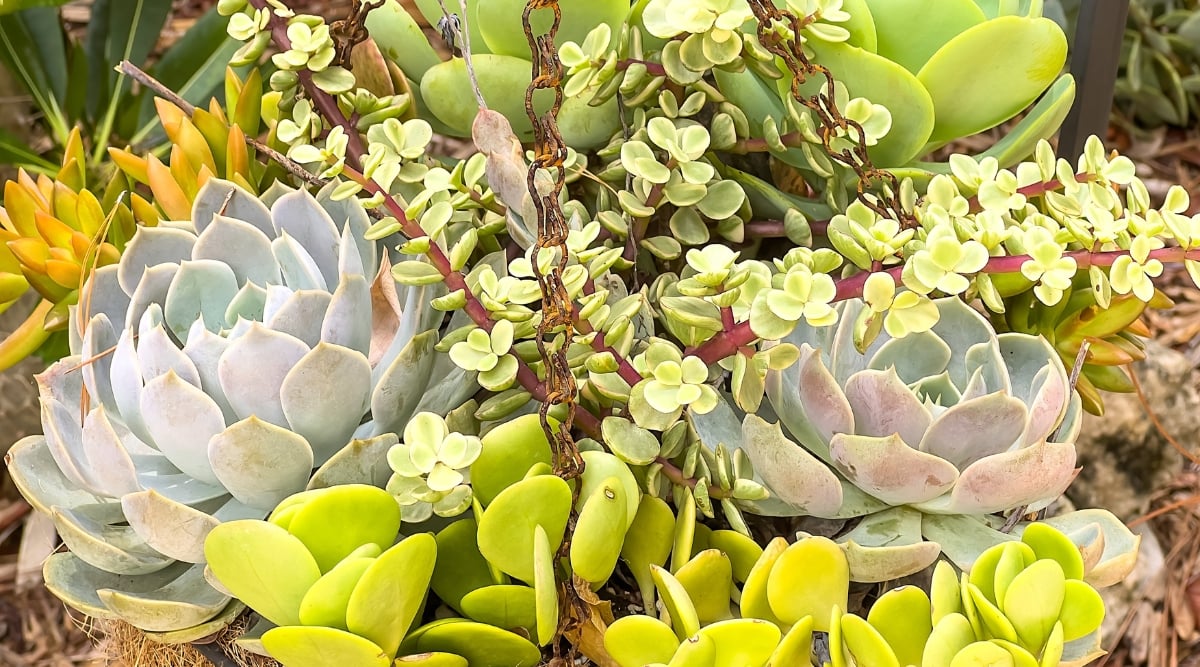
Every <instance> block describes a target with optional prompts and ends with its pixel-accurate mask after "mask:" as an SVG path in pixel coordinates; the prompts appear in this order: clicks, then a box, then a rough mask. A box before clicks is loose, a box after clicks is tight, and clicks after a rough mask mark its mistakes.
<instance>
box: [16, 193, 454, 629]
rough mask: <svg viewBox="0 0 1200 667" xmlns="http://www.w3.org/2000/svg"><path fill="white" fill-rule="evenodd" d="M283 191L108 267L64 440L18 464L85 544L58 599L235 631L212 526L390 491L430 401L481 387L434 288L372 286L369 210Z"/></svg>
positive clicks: (204, 196) (76, 357)
mask: <svg viewBox="0 0 1200 667" xmlns="http://www.w3.org/2000/svg"><path fill="white" fill-rule="evenodd" d="M269 195H270V196H271V199H272V204H271V206H270V208H268V206H267V205H266V204H264V203H263V202H262V201H260V200H259V199H258V198H256V197H254V196H253V195H251V194H249V193H248V192H246V191H245V190H242V189H240V188H238V187H237V186H236V185H233V184H232V183H229V182H227V181H221V180H218V179H215V178H213V179H209V181H208V182H207V183H206V184H205V185H204V186H203V187H202V188H201V190H200V192H199V194H198V195H197V198H196V201H195V204H194V206H193V209H192V216H191V220H190V221H185V222H177V223H172V224H171V225H170V226H165V225H164V226H161V227H147V228H143V229H142V230H141V231H139V233H138V234H137V235H135V236H134V238H133V240H132V241H131V242H130V243H129V245H128V247H127V248H126V252H125V254H124V255H123V256H122V259H121V261H120V263H119V264H116V265H110V266H106V267H103V268H101V269H99V270H97V271H96V272H95V274H94V275H93V277H92V278H91V280H90V281H89V284H88V286H87V287H86V288H85V292H84V293H85V294H86V295H87V298H85V299H84V300H83V301H82V303H81V305H80V306H79V308H78V309H77V310H76V311H75V312H74V314H73V315H72V318H71V329H70V330H71V332H72V334H73V336H72V338H73V341H72V351H73V354H72V355H71V356H69V357H66V358H64V359H63V360H62V361H60V362H58V363H57V364H55V365H53V366H51V367H50V368H49V369H48V370H47V371H46V372H45V373H44V374H42V375H41V376H39V378H38V380H39V385H40V388H41V401H42V417H43V419H42V422H43V427H44V429H45V436H37V437H33V438H29V439H26V440H23V441H22V442H21V443H19V444H18V445H16V446H15V447H14V448H13V450H12V452H11V454H10V460H9V469H10V472H11V474H12V476H13V479H14V480H15V481H16V482H17V485H18V487H19V488H20V489H21V491H22V493H24V495H25V496H26V497H27V498H28V499H29V501H30V502H31V504H33V505H34V506H35V507H37V508H38V509H39V510H41V511H44V512H46V513H48V514H50V515H51V516H52V517H53V518H54V519H55V523H56V525H57V527H58V529H59V532H60V534H62V535H63V537H64V540H65V541H66V543H67V544H68V546H70V547H71V551H70V552H69V553H63V554H58V555H56V556H55V557H54V559H52V560H51V561H50V562H49V563H48V564H47V566H46V582H47V585H48V586H49V587H50V588H51V590H53V591H54V592H55V593H56V594H57V595H59V597H61V598H63V599H64V601H66V602H67V603H68V604H70V605H72V606H74V607H75V608H77V609H80V610H83V611H85V612H86V613H89V614H91V615H93V616H100V617H105V618H108V617H119V618H122V619H124V620H127V621H128V622H130V623H131V624H133V625H135V626H137V627H139V628H142V629H144V630H148V631H151V632H157V633H166V634H165V636H166V637H168V638H170V639H171V640H172V641H187V640H190V639H194V638H196V637H199V636H203V635H205V634H208V633H209V632H211V631H213V630H214V629H215V628H216V627H219V626H220V625H221V624H223V623H224V622H227V621H228V618H229V616H228V614H224V615H222V610H225V609H227V607H228V602H229V598H228V597H227V596H225V595H223V594H221V593H219V592H217V591H216V590H214V589H212V588H211V587H210V586H209V585H208V584H206V583H205V581H204V578H203V577H202V576H201V573H202V571H203V563H204V553H203V543H204V537H205V535H206V534H207V533H208V531H209V530H211V529H212V528H213V527H214V526H216V525H218V524H219V523H221V522H223V521H228V520H232V519H245V518H254V517H261V516H263V515H265V514H266V513H267V512H269V511H271V510H272V509H273V508H274V507H275V505H276V504H277V503H278V502H280V501H281V500H283V499H284V498H286V497H288V496H289V495H291V494H293V493H295V492H298V491H301V490H303V489H305V488H306V487H310V486H311V487H321V486H326V485H331V484H339V483H349V482H366V483H373V484H378V485H380V486H382V485H383V484H384V482H386V480H387V475H388V473H389V471H388V470H387V467H386V464H385V462H384V453H385V452H386V449H387V448H388V447H390V446H391V445H392V444H395V442H396V436H395V435H394V433H395V431H397V430H400V429H401V428H402V426H403V425H404V424H405V423H406V422H407V420H408V418H409V416H410V415H411V414H413V413H414V412H417V408H418V406H419V405H421V404H422V403H425V404H428V405H429V408H428V409H432V410H442V409H449V408H453V407H456V406H457V405H458V404H461V403H462V402H463V401H465V400H466V398H468V397H469V396H470V394H471V393H473V392H474V391H475V389H474V388H473V385H474V383H473V380H472V378H471V376H470V374H467V373H464V372H462V371H459V370H457V369H455V368H454V367H453V366H452V365H449V364H441V365H440V366H439V365H437V364H435V356H434V354H433V346H434V345H435V344H436V336H437V334H436V332H435V331H427V330H426V329H427V328H429V326H431V324H432V323H431V322H430V318H431V315H432V316H433V317H436V313H431V311H430V310H429V309H427V307H426V306H425V304H424V303H422V302H423V301H424V300H425V299H426V298H428V297H427V296H426V292H425V291H424V290H406V293H405V294H403V295H402V297H403V301H401V299H400V297H398V296H397V295H396V294H395V291H394V290H393V289H392V287H391V278H390V275H389V273H388V272H387V271H386V270H383V271H382V272H381V274H380V275H382V276H383V277H382V279H381V280H380V281H375V282H374V286H373V285H372V280H371V278H370V277H371V276H373V275H374V273H375V267H376V265H377V261H378V260H379V253H378V250H377V249H376V246H375V244H374V243H371V242H368V241H365V240H364V239H363V238H362V234H363V233H364V232H365V230H366V228H367V218H366V215H365V213H364V212H363V210H362V209H361V208H360V207H358V206H357V205H356V204H355V203H354V202H343V203H338V202H333V201H332V200H330V199H329V198H328V192H323V193H322V194H321V196H320V198H319V199H317V198H313V197H312V196H311V195H309V194H308V193H306V192H302V191H298V192H288V191H286V190H284V189H282V188H279V187H277V188H274V189H273V190H272V191H271V192H270V193H269ZM385 266H386V264H385ZM389 290H391V298H390V299H389V298H388V296H387V294H386V293H387V292H388V291H389ZM373 292H374V293H375V294H374V295H373ZM373 296H374V297H377V298H378V300H379V301H381V303H380V306H379V307H378V308H374V309H373V308H372V300H373ZM389 302H390V303H391V304H392V305H390V306H389V305H386V304H388V303H389ZM399 303H405V304H406V307H407V308H408V311H407V312H406V313H405V316H404V318H403V321H402V323H400V320H399V318H400V313H399V308H398V304H399ZM426 303H427V302H426ZM422 332H423V333H422ZM314 468H319V470H318V471H317V472H316V474H315V476H314V473H313V469H314Z"/></svg>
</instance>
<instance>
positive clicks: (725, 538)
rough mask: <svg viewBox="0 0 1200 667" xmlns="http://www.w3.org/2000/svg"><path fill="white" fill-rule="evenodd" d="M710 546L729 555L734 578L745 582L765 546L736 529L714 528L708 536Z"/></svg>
mask: <svg viewBox="0 0 1200 667" xmlns="http://www.w3.org/2000/svg"><path fill="white" fill-rule="evenodd" d="M708 546H709V547H711V548H713V549H720V550H721V552H722V553H724V554H725V555H726V556H728V557H729V563H730V565H732V567H733V578H734V580H735V581H739V582H744V581H746V579H747V578H749V577H750V571H751V570H753V569H754V564H755V563H757V562H758V559H759V558H760V557H761V556H762V554H763V548H762V547H760V546H758V543H757V542H755V541H754V540H753V539H751V538H749V537H746V536H745V535H743V534H741V533H739V532H737V531H736V530H714V531H713V532H712V534H711V535H709V536H708Z"/></svg>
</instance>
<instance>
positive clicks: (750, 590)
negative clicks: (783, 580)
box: [741, 537, 788, 625]
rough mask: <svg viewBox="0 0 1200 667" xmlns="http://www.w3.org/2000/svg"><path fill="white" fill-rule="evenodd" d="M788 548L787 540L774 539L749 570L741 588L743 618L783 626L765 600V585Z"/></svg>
mask: <svg viewBox="0 0 1200 667" xmlns="http://www.w3.org/2000/svg"><path fill="white" fill-rule="evenodd" d="M787 548H788V543H787V540H785V539H784V538H782V537H776V538H775V539H773V540H771V541H770V542H768V543H767V546H766V548H765V549H763V553H762V556H760V557H759V559H758V562H756V563H755V564H754V567H753V568H752V569H751V570H750V574H749V575H748V576H747V577H746V583H745V585H743V586H742V600H741V607H742V616H743V617H745V618H761V619H763V620H765V621H771V622H772V623H774V624H776V625H784V622H783V621H781V620H779V617H778V616H776V615H775V612H773V611H772V610H771V605H770V602H769V601H768V599H767V585H768V582H769V581H770V579H771V571H772V569H774V567H775V563H777V562H778V561H779V557H780V556H782V555H783V552H784V551H786V550H787Z"/></svg>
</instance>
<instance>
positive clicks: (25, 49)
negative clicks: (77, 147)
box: [0, 9, 69, 144]
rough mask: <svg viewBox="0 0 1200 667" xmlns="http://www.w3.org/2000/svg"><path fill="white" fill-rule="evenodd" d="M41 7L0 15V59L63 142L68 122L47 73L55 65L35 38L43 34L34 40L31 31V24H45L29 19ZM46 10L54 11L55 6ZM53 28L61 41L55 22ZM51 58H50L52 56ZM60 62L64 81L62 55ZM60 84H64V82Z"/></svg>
mask: <svg viewBox="0 0 1200 667" xmlns="http://www.w3.org/2000/svg"><path fill="white" fill-rule="evenodd" d="M41 11H42V10H40V9H34V10H31V11H29V12H23V13H21V14H13V15H8V16H0V59H2V60H3V61H4V63H5V65H7V66H8V68H9V71H11V72H12V73H13V74H14V75H15V76H16V77H17V79H18V80H19V81H20V82H21V85H22V86H24V87H25V90H26V91H28V92H29V94H30V95H31V96H32V97H33V102H34V104H35V105H37V107H38V109H39V110H41V112H42V113H43V114H45V116H46V122H47V123H48V124H49V125H50V131H51V134H52V135H53V136H54V139H55V141H56V142H57V143H59V144H65V143H66V141H67V133H68V131H69V128H68V125H69V123H68V121H67V119H66V118H65V117H64V116H63V113H62V110H61V108H60V106H59V103H58V98H57V97H55V95H54V92H53V91H54V88H53V83H52V82H53V80H54V77H53V76H52V75H51V74H50V70H51V69H55V68H56V66H55V65H54V64H53V63H48V62H46V61H45V60H44V58H43V51H42V48H41V47H40V46H39V44H38V41H39V40H40V39H43V38H42V37H41V36H39V40H35V39H34V38H33V34H34V33H33V32H32V29H33V27H34V26H36V27H38V28H40V29H43V30H45V29H46V27H47V26H46V24H45V21H44V19H43V18H42V17H41V16H37V17H36V18H35V20H34V21H33V23H32V24H31V23H29V22H28V19H30V17H31V15H33V14H34V13H35V12H41ZM46 11H50V12H51V13H52V14H53V13H55V12H54V10H46ZM56 17H57V15H56ZM56 20H57V19H56ZM54 30H57V31H58V34H59V40H60V41H59V43H60V44H61V30H62V29H61V27H58V26H57V25H56V26H55V27H54ZM51 32H53V30H52V31H51ZM45 39H46V40H47V42H48V43H53V41H54V40H53V38H50V37H47V38H45ZM51 60H53V59H52V58H51ZM62 62H63V63H64V64H63V68H64V71H63V74H62V78H63V80H64V81H65V78H66V72H65V67H66V66H65V55H64V56H63V61H62ZM63 85H64V86H65V83H64V84H63ZM64 89H65V88H64Z"/></svg>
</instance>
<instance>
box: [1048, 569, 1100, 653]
mask: <svg viewBox="0 0 1200 667" xmlns="http://www.w3.org/2000/svg"><path fill="white" fill-rule="evenodd" d="M1063 591H1064V595H1063V602H1062V611H1061V612H1060V614H1059V617H1058V618H1059V621H1061V622H1062V634H1063V641H1065V642H1071V641H1075V640H1076V639H1079V638H1080V637H1086V636H1088V635H1090V634H1092V633H1093V632H1095V631H1096V629H1097V628H1099V627H1100V624H1101V623H1103V622H1104V599H1103V598H1101V597H1100V593H1098V592H1097V591H1096V589H1094V588H1092V587H1091V586H1090V585H1088V584H1085V583H1084V582H1082V581H1079V580H1078V579H1068V580H1066V582H1065V583H1064V587H1063Z"/></svg>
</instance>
